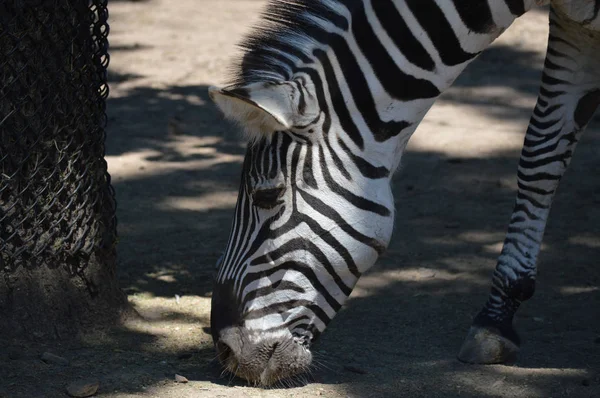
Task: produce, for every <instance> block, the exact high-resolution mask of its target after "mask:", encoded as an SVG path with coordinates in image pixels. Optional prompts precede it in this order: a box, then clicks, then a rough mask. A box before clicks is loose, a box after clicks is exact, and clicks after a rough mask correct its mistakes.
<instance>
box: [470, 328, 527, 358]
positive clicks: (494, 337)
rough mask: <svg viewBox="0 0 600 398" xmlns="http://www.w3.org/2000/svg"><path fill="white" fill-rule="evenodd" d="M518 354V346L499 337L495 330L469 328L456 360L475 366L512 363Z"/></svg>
mask: <svg viewBox="0 0 600 398" xmlns="http://www.w3.org/2000/svg"><path fill="white" fill-rule="evenodd" d="M518 354H519V346H518V345H516V344H515V343H513V342H512V341H510V340H509V339H507V338H506V337H504V336H502V335H500V332H499V331H498V330H495V328H487V327H481V326H471V328H470V329H469V333H468V334H467V338H466V339H465V341H464V343H463V345H462V347H461V348H460V351H459V353H458V359H459V360H460V361H461V362H466V363H477V364H494V363H514V362H515V361H516V360H517V355H518Z"/></svg>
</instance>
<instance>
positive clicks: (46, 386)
mask: <svg viewBox="0 0 600 398" xmlns="http://www.w3.org/2000/svg"><path fill="white" fill-rule="evenodd" d="M265 3H266V2H265V1H262V0H260V1H259V0H202V1H198V0H178V1H177V2H172V1H168V0H150V1H135V2H130V1H118V0H112V1H111V2H110V6H109V10H110V15H111V16H110V20H109V22H110V26H111V33H110V36H109V38H110V41H111V49H112V51H111V63H110V76H109V78H110V88H111V96H110V99H109V101H108V115H109V125H108V138H107V160H108V163H109V168H110V172H111V174H112V177H113V183H114V187H115V189H116V192H117V199H118V204H119V209H118V217H119V234H120V241H119V272H120V282H121V285H122V287H123V289H124V290H125V291H126V292H127V294H128V295H129V299H130V301H131V303H132V304H133V305H134V306H135V308H137V310H138V311H139V312H140V313H141V314H142V315H143V316H144V318H145V319H144V320H139V319H138V320H130V321H128V322H126V323H125V325H124V326H123V328H122V329H121V330H119V331H117V332H115V333H110V334H99V333H93V331H90V332H92V333H91V334H90V336H89V337H87V338H86V339H84V341H82V342H79V343H66V342H65V343H62V344H56V345H52V346H41V345H34V344H25V343H22V342H12V343H11V344H9V345H8V346H5V347H4V350H0V372H2V373H0V397H10V398H13V397H27V398H31V397H34V398H35V397H64V396H65V386H66V385H68V384H69V383H71V382H73V381H76V380H80V379H85V378H92V379H96V380H98V381H99V383H100V389H99V392H98V395H99V396H102V397H107V398H108V397H111V398H126V397H138V396H145V397H160V398H163V397H164V398H180V397H181V398H185V397H313V396H323V397H459V396H460V397H499V396H502V397H600V267H598V262H599V261H598V259H599V257H600V206H599V205H600V179H599V178H598V175H599V173H600V161H599V160H598V153H600V123H599V121H598V120H599V119H598V117H596V119H595V120H594V122H593V123H592V124H591V125H590V128H589V131H588V132H587V134H586V135H585V136H584V138H583V140H582V142H581V144H580V146H579V148H578V152H577V154H576V156H575V159H574V161H573V164H572V166H571V168H570V170H569V172H568V173H567V176H566V178H565V180H564V181H563V183H562V186H561V189H560V191H559V193H558V195H557V198H556V201H555V206H554V209H553V212H552V217H551V221H550V223H549V226H548V230H547V234H546V238H545V244H544V248H543V252H542V254H541V257H540V261H539V265H540V271H539V278H538V288H537V292H536V295H535V296H534V298H533V299H532V300H531V301H530V302H527V303H526V304H524V305H523V307H522V308H521V310H520V311H519V313H518V317H517V326H518V329H519V331H520V332H521V334H522V337H523V340H524V342H523V346H522V351H521V356H520V359H519V361H518V363H517V364H516V365H515V366H468V365H464V364H461V363H459V362H458V361H457V360H456V359H455V355H456V353H457V351H458V348H459V346H460V344H461V342H462V339H463V337H464V336H465V333H466V331H467V329H468V327H469V325H470V321H471V317H472V316H473V315H475V314H476V313H477V311H478V310H479V309H480V307H481V306H482V305H483V303H484V301H485V298H486V296H487V293H488V286H489V278H490V275H491V272H492V270H493V267H494V265H495V258H496V256H497V254H498V253H499V250H500V248H501V243H502V241H503V237H504V232H505V229H506V224H507V222H508V219H509V216H510V213H511V210H512V204H513V200H514V196H515V190H516V180H515V172H516V164H517V160H518V154H519V149H520V147H521V143H522V140H523V134H524V131H525V127H526V125H527V121H528V118H529V114H530V111H531V109H532V107H533V105H534V102H535V95H536V92H537V87H538V81H539V78H540V68H541V65H542V63H543V52H544V49H545V43H546V35H547V15H546V13H545V12H543V11H539V12H532V13H530V14H528V15H526V16H524V17H522V18H521V19H520V20H519V21H517V23H516V24H515V25H514V26H513V27H511V29H509V30H508V32H507V33H505V35H504V36H503V37H501V38H500V39H499V40H498V41H497V42H496V43H495V44H494V45H493V47H492V48H490V49H489V50H488V51H487V52H485V53H484V54H483V55H482V56H481V57H480V58H479V59H478V60H477V61H475V62H474V63H473V64H472V65H471V66H470V67H469V68H468V69H467V71H466V72H465V73H464V74H463V75H462V76H461V77H460V78H459V80H458V81H457V82H456V84H455V85H454V87H453V88H452V89H451V90H449V91H448V92H447V93H445V94H444V95H443V97H442V98H441V99H440V100H439V101H438V102H437V104H436V105H435V106H434V108H433V109H432V110H431V112H430V113H429V114H428V116H427V117H426V119H425V121H424V122H423V123H422V124H421V126H420V128H419V130H418V131H417V133H416V134H415V136H414V137H413V139H412V141H411V143H410V146H409V150H408V153H407V154H406V156H405V158H404V161H403V167H402V170H401V171H400V172H399V173H397V175H396V177H395V179H394V190H395V197H396V202H397V220H396V230H395V232H394V236H393V239H392V243H391V245H390V248H389V250H388V252H387V253H386V254H385V255H384V256H383V258H381V260H380V261H379V262H378V264H377V266H376V267H375V268H374V269H373V270H372V271H371V272H369V273H368V274H367V275H365V276H364V277H363V278H362V280H361V281H360V283H359V286H358V287H357V289H356V290H355V291H354V293H353V295H352V297H351V299H350V300H349V301H348V303H347V304H346V305H345V306H344V308H343V309H342V311H341V312H340V313H339V315H338V316H337V318H336V319H335V320H334V321H333V322H332V324H331V325H330V327H329V328H328V330H327V331H326V332H325V333H324V334H323V336H322V338H321V341H320V343H319V344H318V345H317V346H316V347H315V351H316V355H317V357H318V360H319V366H318V368H317V369H316V370H315V371H314V374H313V375H312V377H310V378H309V380H308V383H305V384H304V385H300V386H296V387H293V388H285V389H268V390H263V389H256V388H251V387H248V386H246V385H245V383H244V382H243V381H240V380H236V379H234V380H232V379H231V378H230V377H228V376H221V374H220V370H219V369H218V367H217V366H216V364H215V361H214V356H215V354H214V353H213V350H212V342H211V339H210V334H209V329H208V328H209V315H210V313H209V310H210V295H211V277H212V273H213V268H214V263H215V261H216V260H217V258H218V256H219V255H220V252H221V251H222V250H223V249H224V248H225V244H226V239H227V237H228V233H229V225H230V222H231V218H232V215H233V212H232V209H233V206H234V205H235V199H236V193H237V189H238V179H239V174H240V168H241V161H242V156H243V151H244V143H243V142H241V141H239V139H238V135H237V132H236V131H235V130H234V129H233V128H231V126H230V125H228V124H227V123H225V122H224V121H223V120H222V119H221V116H220V115H219V113H218V112H217V110H216V109H215V107H214V106H213V105H212V104H211V103H210V101H209V99H208V95H207V87H208V86H209V85H211V84H219V83H222V82H224V80H225V78H226V72H227V65H228V61H229V60H230V59H231V57H232V56H233V55H234V54H235V53H236V51H235V47H234V45H235V43H236V42H238V40H239V39H240V38H241V37H242V35H243V34H244V33H245V32H247V30H248V27H249V26H250V25H251V24H252V23H253V22H255V21H256V19H257V17H258V13H259V10H260V9H261V8H262V7H263V5H264V4H265ZM174 4H176V6H174ZM46 351H48V352H52V353H54V354H56V355H60V356H62V357H64V358H66V359H68V360H69V361H70V363H69V365H67V366H65V365H59V364H56V363H49V364H48V363H45V362H42V361H41V360H40V359H39V357H40V355H41V354H42V353H43V352H46ZM175 374H180V375H183V376H185V377H187V379H189V382H188V383H176V382H175V380H174V378H175Z"/></svg>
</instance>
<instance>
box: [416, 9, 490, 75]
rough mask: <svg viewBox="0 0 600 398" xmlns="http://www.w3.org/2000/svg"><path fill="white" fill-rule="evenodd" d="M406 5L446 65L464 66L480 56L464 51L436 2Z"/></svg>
mask: <svg viewBox="0 0 600 398" xmlns="http://www.w3.org/2000/svg"><path fill="white" fill-rule="evenodd" d="M406 5H408V7H409V8H410V10H411V11H412V13H413V15H414V16H415V18H417V21H418V22H419V24H421V26H422V27H423V29H425V31H426V32H427V34H428V35H429V38H430V39H431V41H432V42H433V45H434V46H435V48H436V49H437V50H438V53H439V54H440V58H441V59H442V62H443V63H444V64H446V65H449V66H454V65H458V64H462V63H463V62H467V61H469V60H471V59H473V58H474V57H476V56H477V55H479V53H470V52H467V51H465V50H463V48H462V46H461V45H460V41H459V40H458V38H457V37H456V34H455V33H454V30H453V29H452V26H451V25H450V22H448V20H447V19H446V16H445V15H444V12H443V11H442V10H441V9H440V7H439V6H438V5H437V3H436V2H435V1H434V0H406Z"/></svg>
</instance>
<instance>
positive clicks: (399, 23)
mask: <svg viewBox="0 0 600 398" xmlns="http://www.w3.org/2000/svg"><path fill="white" fill-rule="evenodd" d="M371 5H372V7H373V10H374V11H375V14H376V15H377V18H378V19H379V22H380V23H381V26H383V28H384V29H385V31H386V32H387V34H388V36H390V38H391V39H392V40H393V41H394V44H396V47H398V49H399V50H400V52H401V53H402V55H404V56H405V57H406V59H407V60H408V61H409V62H410V63H411V64H413V65H416V66H418V67H419V68H422V69H425V70H428V71H433V70H434V69H435V62H434V61H433V59H432V58H431V56H430V55H429V53H428V52H427V50H425V48H424V47H423V45H422V44H421V43H420V42H419V40H417V38H416V37H415V35H414V34H413V32H412V31H411V30H410V28H409V27H408V25H407V24H406V22H405V21H404V18H402V15H400V13H399V12H398V9H397V8H396V6H395V5H394V3H393V1H392V0H375V1H372V2H371Z"/></svg>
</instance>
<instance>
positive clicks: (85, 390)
mask: <svg viewBox="0 0 600 398" xmlns="http://www.w3.org/2000/svg"><path fill="white" fill-rule="evenodd" d="M99 387H100V382H99V381H98V380H78V381H74V382H73V383H71V384H69V385H68V386H67V394H69V395H70V396H72V397H78V398H84V397H91V396H92V395H94V394H96V392H98V388H99Z"/></svg>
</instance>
